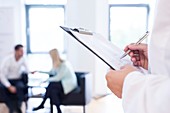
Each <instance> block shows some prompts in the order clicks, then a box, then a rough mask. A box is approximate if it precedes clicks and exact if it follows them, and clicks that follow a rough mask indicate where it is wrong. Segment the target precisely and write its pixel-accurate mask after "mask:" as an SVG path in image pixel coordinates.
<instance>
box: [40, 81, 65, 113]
mask: <svg viewBox="0 0 170 113" xmlns="http://www.w3.org/2000/svg"><path fill="white" fill-rule="evenodd" d="M63 94H64V91H63V87H62V84H61V82H50V84H49V85H48V87H47V89H46V93H45V96H44V98H43V101H42V103H41V104H40V106H43V105H44V103H45V101H46V99H47V98H50V101H51V103H52V104H54V105H56V107H57V110H58V113H61V110H60V103H61V98H62V95H63Z"/></svg>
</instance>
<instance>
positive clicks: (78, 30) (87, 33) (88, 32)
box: [71, 28, 93, 35]
mask: <svg viewBox="0 0 170 113" xmlns="http://www.w3.org/2000/svg"><path fill="white" fill-rule="evenodd" d="M71 30H72V31H76V32H78V33H80V34H85V35H93V32H91V31H89V30H87V29H84V28H74V29H71Z"/></svg>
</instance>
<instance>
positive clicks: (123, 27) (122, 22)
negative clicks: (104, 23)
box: [110, 4, 149, 49]
mask: <svg viewBox="0 0 170 113" xmlns="http://www.w3.org/2000/svg"><path fill="white" fill-rule="evenodd" d="M148 15H149V5H148V4H111V5H110V40H111V42H113V43H114V44H116V45H117V46H118V47H120V48H122V49H123V48H124V47H125V46H126V45H128V44H130V43H132V42H136V41H137V40H138V39H139V38H140V37H141V36H142V35H143V34H144V33H145V32H146V31H147V30H148Z"/></svg>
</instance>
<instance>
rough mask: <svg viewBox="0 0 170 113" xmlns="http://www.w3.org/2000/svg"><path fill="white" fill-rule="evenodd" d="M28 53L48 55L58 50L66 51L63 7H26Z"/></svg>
mask: <svg viewBox="0 0 170 113" xmlns="http://www.w3.org/2000/svg"><path fill="white" fill-rule="evenodd" d="M26 16H27V17H26V18H27V53H46V52H48V51H49V50H50V49H53V48H57V49H58V50H59V51H60V52H63V51H64V36H63V31H62V30H61V29H60V28H59V26H60V25H64V6H63V5H26Z"/></svg>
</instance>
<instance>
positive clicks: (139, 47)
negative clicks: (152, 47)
mask: <svg viewBox="0 0 170 113" xmlns="http://www.w3.org/2000/svg"><path fill="white" fill-rule="evenodd" d="M128 49H130V50H138V51H147V44H138V45H136V44H130V45H128Z"/></svg>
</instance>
